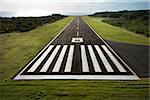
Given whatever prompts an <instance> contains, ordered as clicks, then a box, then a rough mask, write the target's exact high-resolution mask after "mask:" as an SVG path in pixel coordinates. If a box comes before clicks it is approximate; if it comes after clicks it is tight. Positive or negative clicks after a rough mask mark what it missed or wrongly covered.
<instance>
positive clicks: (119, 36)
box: [84, 16, 149, 45]
mask: <svg viewBox="0 0 150 100" xmlns="http://www.w3.org/2000/svg"><path fill="white" fill-rule="evenodd" d="M84 19H85V20H86V21H87V22H88V23H89V24H90V25H91V26H92V28H93V29H94V30H95V31H96V32H97V33H98V34H99V35H100V36H101V37H103V38H104V39H106V40H110V41H116V42H124V43H132V44H143V45H149V38H148V37H146V36H144V35H139V34H136V33H133V32H130V31H128V30H125V29H122V28H119V27H115V26H113V25H110V24H107V23H104V22H102V19H103V18H94V17H87V16H86V17H84Z"/></svg>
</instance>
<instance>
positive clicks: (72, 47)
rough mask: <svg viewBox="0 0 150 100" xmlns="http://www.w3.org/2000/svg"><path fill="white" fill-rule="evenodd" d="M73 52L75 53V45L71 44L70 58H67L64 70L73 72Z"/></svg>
mask: <svg viewBox="0 0 150 100" xmlns="http://www.w3.org/2000/svg"><path fill="white" fill-rule="evenodd" d="M73 53H74V45H71V46H70V49H69V53H68V58H67V62H66V66H65V70H64V72H71V67H72V61H73Z"/></svg>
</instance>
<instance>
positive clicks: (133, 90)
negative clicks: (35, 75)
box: [0, 80, 149, 100]
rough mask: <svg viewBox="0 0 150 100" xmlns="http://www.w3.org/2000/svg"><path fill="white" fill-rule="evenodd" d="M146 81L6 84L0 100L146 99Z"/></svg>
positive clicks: (52, 81) (68, 81)
mask: <svg viewBox="0 0 150 100" xmlns="http://www.w3.org/2000/svg"><path fill="white" fill-rule="evenodd" d="M148 82H149V81H148V80H139V81H94V80H93V81H79V80H74V81H73V80H67V81H64V80H37V81H35V80H34V81H11V80H10V81H5V82H3V83H1V84H0V88H1V90H0V91H1V95H0V97H1V100H20V99H21V100H38V99H40V100H77V99H78V100H148V99H149V89H148V88H149V84H148Z"/></svg>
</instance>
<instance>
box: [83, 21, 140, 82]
mask: <svg viewBox="0 0 150 100" xmlns="http://www.w3.org/2000/svg"><path fill="white" fill-rule="evenodd" d="M82 19H83V18H82ZM83 21H84V22H85V23H86V24H87V25H88V26H89V27H90V28H91V30H92V31H93V32H94V33H95V34H96V35H97V36H98V37H99V39H100V40H102V41H103V42H104V44H105V45H106V46H107V47H108V48H109V49H110V50H111V51H112V52H113V53H114V54H115V55H116V56H117V57H118V58H119V59H120V60H121V61H122V63H123V64H124V65H125V66H126V67H127V68H128V69H129V70H130V71H131V72H132V73H133V74H134V75H135V76H136V79H137V80H140V78H139V77H138V75H137V74H136V73H135V72H134V71H133V70H132V69H131V68H130V67H129V65H128V64H127V63H126V62H124V60H123V59H122V58H121V57H120V56H119V55H118V54H117V53H116V52H115V51H114V50H113V49H112V48H111V47H110V46H109V45H108V44H107V42H106V41H105V40H104V39H103V38H102V37H101V36H100V35H99V34H98V33H97V32H96V31H95V30H94V29H93V28H92V27H91V25H89V24H88V23H87V22H86V21H85V20H84V19H83Z"/></svg>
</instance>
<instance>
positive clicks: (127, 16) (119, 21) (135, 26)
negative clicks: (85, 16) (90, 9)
mask: <svg viewBox="0 0 150 100" xmlns="http://www.w3.org/2000/svg"><path fill="white" fill-rule="evenodd" d="M149 13H150V10H136V11H127V10H124V11H118V12H97V13H95V14H93V15H89V16H93V17H105V19H104V20H102V21H103V22H106V23H109V24H111V25H114V26H119V27H121V28H125V29H128V30H130V31H133V32H136V33H139V34H144V35H146V36H147V37H149V36H150V33H149Z"/></svg>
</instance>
